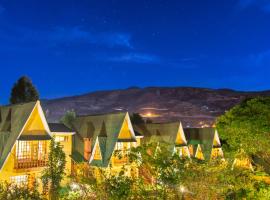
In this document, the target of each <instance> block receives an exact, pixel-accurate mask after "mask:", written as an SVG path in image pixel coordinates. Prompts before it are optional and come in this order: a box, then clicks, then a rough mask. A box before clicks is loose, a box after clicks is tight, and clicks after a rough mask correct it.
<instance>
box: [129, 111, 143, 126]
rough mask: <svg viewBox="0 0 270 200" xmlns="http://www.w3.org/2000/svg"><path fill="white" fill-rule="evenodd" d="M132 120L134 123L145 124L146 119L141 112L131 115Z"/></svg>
mask: <svg viewBox="0 0 270 200" xmlns="http://www.w3.org/2000/svg"><path fill="white" fill-rule="evenodd" d="M130 120H131V122H132V123H133V124H135V125H139V124H144V123H145V121H144V120H143V118H142V116H141V115H140V114H139V113H133V114H132V115H131V117H130Z"/></svg>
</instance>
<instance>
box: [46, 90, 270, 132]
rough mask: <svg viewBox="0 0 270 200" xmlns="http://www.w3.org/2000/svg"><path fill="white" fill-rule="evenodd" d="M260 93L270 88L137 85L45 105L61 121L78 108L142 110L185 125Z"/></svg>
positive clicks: (210, 120) (80, 111) (199, 122)
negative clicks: (237, 89) (68, 112)
mask: <svg viewBox="0 0 270 200" xmlns="http://www.w3.org/2000/svg"><path fill="white" fill-rule="evenodd" d="M260 95H262V96H270V91H263V92H240V91H234V90H229V89H218V90H214V89H206V88H191V87H148V88H136V87H134V88H128V89H124V90H111V91H97V92H92V93H88V94H84V95H79V96H72V97H65V98H59V99H52V100H44V101H43V106H44V110H45V111H46V114H47V117H48V119H49V121H57V120H58V119H59V118H60V117H61V116H62V115H63V114H64V113H65V112H66V111H68V110H74V111H75V112H76V113H77V114H79V115H85V114H97V113H106V112H117V111H129V112H130V113H133V112H138V113H141V114H142V115H143V116H144V117H148V118H151V119H152V120H153V121H156V122H161V121H176V120H181V121H182V122H183V124H184V126H190V127H194V126H202V125H205V124H206V125H210V124H212V123H213V122H214V121H215V118H216V117H217V116H219V115H221V114H223V113H224V112H225V111H226V110H228V109H230V108H231V107H233V106H234V105H236V104H238V103H239V102H241V101H242V100H243V99H246V98H250V97H255V96H260Z"/></svg>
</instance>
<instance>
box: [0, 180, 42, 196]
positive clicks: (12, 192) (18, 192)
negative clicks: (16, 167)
mask: <svg viewBox="0 0 270 200" xmlns="http://www.w3.org/2000/svg"><path fill="white" fill-rule="evenodd" d="M36 188H37V187H36V186H35V187H33V188H31V189H29V188H28V187H27V186H17V185H15V184H11V183H6V182H5V183H0V199H5V200H16V199H18V200H44V199H45V198H43V197H42V196H41V195H40V194H39V192H38V191H37V189H36Z"/></svg>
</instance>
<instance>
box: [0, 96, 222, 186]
mask: <svg viewBox="0 0 270 200" xmlns="http://www.w3.org/2000/svg"><path fill="white" fill-rule="evenodd" d="M52 137H54V138H55V140H56V141H57V142H59V143H60V144H61V145H62V147H63V150H64V152H65V154H66V169H65V172H66V175H67V176H66V178H65V180H64V182H66V181H68V178H67V177H68V176H69V175H76V173H77V171H78V170H77V169H78V166H79V165H80V164H83V165H87V166H96V167H102V168H104V169H107V170H112V171H118V170H120V169H122V167H123V166H124V165H129V162H128V159H127V156H125V155H126V154H127V153H128V151H129V150H130V149H131V148H132V147H137V146H139V145H141V144H147V143H151V142H157V143H167V144H168V148H169V150H170V152H171V153H172V154H173V153H176V154H178V155H179V156H180V157H195V158H197V159H202V160H209V159H214V158H217V157H223V152H222V149H221V143H220V140H219V137H218V133H217V131H216V130H215V129H214V128H202V129H201V128H188V129H183V127H182V125H181V123H180V122H177V123H162V124H157V123H153V124H143V125H132V123H131V120H130V117H129V114H128V113H110V114H103V115H88V116H78V117H76V119H75V120H74V122H73V124H72V130H71V129H69V128H67V127H66V126H64V125H63V124H59V123H48V122H47V120H46V117H45V115H44V112H43V110H42V107H41V105H40V102H39V101H37V102H30V103H25V104H17V105H12V106H1V107H0V180H1V181H8V182H14V183H16V184H24V185H25V184H28V185H29V187H31V186H32V185H33V184H34V183H35V182H36V181H37V182H38V183H40V184H39V185H41V181H40V176H41V174H42V171H43V169H44V167H46V166H47V162H48V153H49V143H50V140H51V138H52ZM115 152H117V154H118V153H120V154H121V155H122V156H117V155H116V154H115ZM95 173H98V172H97V171H96V172H95ZM126 173H127V174H128V175H131V176H133V175H134V176H136V175H137V173H138V171H137V170H136V168H135V166H132V165H130V167H128V168H127V170H126ZM96 175H97V176H98V174H96Z"/></svg>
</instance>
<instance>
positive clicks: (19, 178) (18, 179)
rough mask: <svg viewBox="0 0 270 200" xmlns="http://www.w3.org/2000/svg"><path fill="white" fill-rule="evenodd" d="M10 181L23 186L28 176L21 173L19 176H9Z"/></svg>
mask: <svg viewBox="0 0 270 200" xmlns="http://www.w3.org/2000/svg"><path fill="white" fill-rule="evenodd" d="M10 181H11V183H14V184H16V185H19V186H25V185H27V183H28V176H27V175H21V176H11V177H10Z"/></svg>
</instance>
